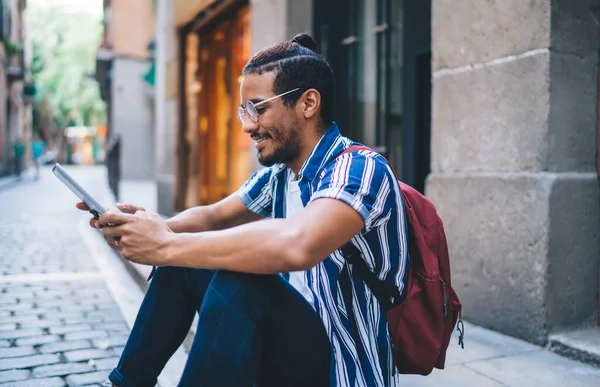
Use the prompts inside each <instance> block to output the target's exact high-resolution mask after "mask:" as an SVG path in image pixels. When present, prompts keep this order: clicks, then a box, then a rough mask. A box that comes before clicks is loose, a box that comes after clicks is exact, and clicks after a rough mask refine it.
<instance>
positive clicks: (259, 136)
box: [240, 72, 302, 167]
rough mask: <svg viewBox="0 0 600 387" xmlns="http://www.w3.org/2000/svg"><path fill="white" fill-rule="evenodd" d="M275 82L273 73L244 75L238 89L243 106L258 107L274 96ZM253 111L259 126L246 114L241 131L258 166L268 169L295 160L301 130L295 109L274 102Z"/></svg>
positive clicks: (276, 101)
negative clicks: (254, 152)
mask: <svg viewBox="0 0 600 387" xmlns="http://www.w3.org/2000/svg"><path fill="white" fill-rule="evenodd" d="M274 80H275V73H274V72H269V73H263V74H262V75H258V74H248V75H246V76H245V77H244V79H243V80H242V84H241V86H240V97H241V101H242V106H244V107H245V106H246V101H252V102H253V103H254V104H258V103H259V102H261V101H264V100H266V99H267V98H270V97H273V96H275V94H274V93H273V81H274ZM285 91H287V90H285ZM256 111H257V112H258V122H253V121H252V120H251V119H250V117H249V116H248V114H246V116H245V117H244V123H243V125H242V128H243V130H244V131H245V132H246V133H248V134H250V137H251V138H252V140H254V141H255V146H256V149H257V151H258V154H257V157H258V162H259V163H261V164H262V165H264V166H267V167H268V166H271V165H273V164H276V163H290V162H291V161H293V160H295V159H296V158H298V157H299V156H300V153H301V151H302V128H301V124H300V122H301V121H300V118H299V117H298V116H297V114H296V111H295V109H294V107H289V106H286V105H284V104H283V100H282V99H281V98H275V99H274V100H272V101H269V102H266V103H264V104H261V105H259V106H257V107H256Z"/></svg>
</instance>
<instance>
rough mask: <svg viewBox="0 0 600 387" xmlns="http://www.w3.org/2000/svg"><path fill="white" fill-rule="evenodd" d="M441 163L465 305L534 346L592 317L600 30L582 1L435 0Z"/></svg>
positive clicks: (478, 319) (437, 192)
mask: <svg viewBox="0 0 600 387" xmlns="http://www.w3.org/2000/svg"><path fill="white" fill-rule="evenodd" d="M432 19H433V20H432V51H433V74H432V88H433V91H432V93H433V96H432V105H433V106H432V151H431V160H432V161H431V170H432V173H431V175H430V176H429V178H428V182H427V189H426V192H427V195H428V196H429V197H430V198H431V199H432V200H433V201H434V203H435V204H436V205H437V207H438V210H439V212H440V216H441V217H442V219H443V220H444V222H445V226H446V232H447V237H448V242H449V247H450V254H451V265H452V270H453V281H454V286H455V287H456V289H457V291H458V294H459V296H460V297H461V299H462V301H463V303H464V315H465V317H466V318H467V319H469V320H471V321H473V322H474V323H477V324H482V325H484V326H487V327H490V328H493V329H497V330H499V331H502V332H505V333H508V334H512V335H514V336H518V337H521V338H524V339H527V340H530V341H533V342H536V343H544V342H545V340H546V337H547V335H548V333H549V332H550V331H552V330H558V329H562V328H564V327H572V326H574V325H578V324H582V323H584V322H586V321H588V320H589V319H590V318H592V316H594V314H595V311H596V301H595V300H596V295H597V293H598V257H599V243H598V232H599V230H600V224H599V223H600V222H599V220H600V211H599V208H598V207H599V206H598V203H599V198H598V191H599V190H598V183H597V181H596V173H595V161H594V160H595V152H596V149H595V148H596V146H595V139H596V103H597V93H598V90H597V84H598V82H597V76H598V69H597V64H598V59H597V57H598V54H597V50H598V49H597V47H598V31H597V26H596V25H595V24H594V22H593V20H592V18H591V16H590V14H589V4H588V2H587V1H586V0H553V1H550V0H545V1H543V0H532V1H527V2H522V1H516V0H508V1H484V2H482V1H475V0H471V1H459V0H433V3H432Z"/></svg>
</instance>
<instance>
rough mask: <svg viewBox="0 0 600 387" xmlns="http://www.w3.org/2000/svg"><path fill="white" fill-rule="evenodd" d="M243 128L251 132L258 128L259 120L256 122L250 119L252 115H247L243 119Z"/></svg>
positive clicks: (245, 131) (248, 132)
mask: <svg viewBox="0 0 600 387" xmlns="http://www.w3.org/2000/svg"><path fill="white" fill-rule="evenodd" d="M242 130H243V131H244V133H247V134H250V133H252V132H254V131H255V130H258V122H254V121H252V120H251V119H250V117H248V116H245V117H244V119H243V120H242Z"/></svg>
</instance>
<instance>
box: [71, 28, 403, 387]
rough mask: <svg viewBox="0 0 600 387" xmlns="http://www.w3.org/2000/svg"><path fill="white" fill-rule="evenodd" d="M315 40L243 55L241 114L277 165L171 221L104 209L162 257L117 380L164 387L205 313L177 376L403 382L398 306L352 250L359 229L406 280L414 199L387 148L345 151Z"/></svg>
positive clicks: (196, 382) (154, 259)
mask: <svg viewBox="0 0 600 387" xmlns="http://www.w3.org/2000/svg"><path fill="white" fill-rule="evenodd" d="M315 48H316V44H315V42H314V41H313V40H312V38H311V37H309V36H308V35H304V34H301V35H298V36H296V37H295V38H294V39H293V40H292V41H290V42H283V43H280V44H277V45H274V46H271V47H267V48H265V49H263V50H262V51H260V52H259V53H257V54H256V55H255V56H254V57H252V58H251V59H250V61H249V62H248V63H247V64H246V66H245V68H244V71H243V80H242V83H241V87H240V93H241V101H242V106H241V107H240V108H239V118H240V119H241V121H242V128H243V130H244V132H246V133H248V134H249V135H250V137H251V138H252V139H253V140H254V141H255V143H256V148H257V151H258V160H259V161H260V162H261V163H262V164H263V165H264V166H265V167H266V168H263V169H261V170H260V171H258V172H256V173H255V174H254V175H253V176H252V177H251V178H250V180H248V181H247V182H246V183H245V184H244V186H243V187H242V188H241V189H240V190H239V191H238V192H237V193H235V194H233V195H231V196H230V197H228V198H226V199H224V200H223V201H221V202H219V203H216V204H214V205H210V206H205V207H197V208H192V209H188V210H186V211H184V212H182V213H181V214H179V215H177V216H175V217H174V218H172V219H170V220H168V221H166V222H165V221H163V220H162V219H161V218H160V216H158V215H156V214H148V213H146V212H144V211H143V210H142V209H140V208H138V207H135V206H132V205H119V206H118V208H119V210H121V211H122V212H115V211H109V212H107V213H105V214H103V215H102V216H101V217H100V219H99V222H98V221H96V220H94V219H92V220H91V225H92V226H93V227H100V224H109V223H110V224H120V225H119V226H112V227H104V228H102V232H103V233H104V235H105V237H106V238H108V239H107V240H109V241H111V242H110V243H111V244H113V246H117V247H118V248H120V249H121V251H122V254H123V255H124V256H125V257H126V258H127V259H129V260H131V261H134V262H138V263H142V264H147V265H156V266H158V267H159V268H158V269H157V272H156V275H155V276H154V278H153V279H152V282H151V284H150V287H149V289H148V292H147V294H146V296H145V299H144V302H143V304H142V306H141V308H140V311H139V314H138V317H137V320H136V322H135V325H134V327H133V329H132V332H131V335H130V338H129V340H128V342H127V345H126V346H125V349H124V351H123V354H122V357H121V360H120V361H119V364H118V366H117V368H116V369H115V370H114V371H113V372H112V373H111V375H110V377H109V379H110V381H111V382H112V383H113V384H114V385H116V386H119V387H124V386H153V385H154V384H155V382H156V378H157V376H158V375H159V373H160V371H161V370H162V368H163V366H164V364H165V363H166V362H167V360H168V359H169V357H170V356H171V355H172V354H173V353H174V351H175V350H176V349H177V348H178V347H179V345H180V344H181V342H182V340H183V339H184V337H185V336H186V334H187V332H188V330H189V328H190V325H191V323H192V320H193V317H194V314H195V313H196V312H198V313H199V322H198V327H197V332H196V336H195V338H194V343H193V345H192V347H191V350H190V353H189V357H188V360H187V363H186V367H185V370H184V372H183V375H182V378H181V381H180V386H253V385H258V386H393V385H397V383H398V375H397V374H394V373H393V371H392V364H393V359H392V352H391V348H390V338H389V334H388V328H387V321H386V318H385V314H384V312H383V310H382V309H381V307H380V306H379V304H378V302H377V300H376V299H375V297H374V296H373V295H372V294H371V292H370V291H369V289H368V288H367V287H366V286H365V284H364V283H363V282H362V281H361V280H360V278H358V277H357V276H356V275H352V274H351V273H352V269H351V268H349V266H348V264H347V263H346V261H345V259H344V257H343V256H342V255H341V253H340V251H339V248H340V247H342V246H343V245H344V244H346V243H347V242H348V241H350V240H352V243H353V244H355V245H356V246H357V247H358V248H359V249H360V251H361V252H362V256H363V257H364V259H365V260H366V262H367V264H368V266H369V267H370V268H371V269H372V270H373V271H374V272H375V273H377V275H378V276H379V277H380V278H385V279H388V280H392V281H394V282H395V283H396V284H397V285H398V287H399V288H400V290H402V289H403V286H404V282H405V274H406V272H407V270H408V258H407V246H406V245H407V241H406V230H405V220H404V209H403V204H402V199H401V196H400V191H399V187H398V184H397V181H396V180H395V177H394V175H393V173H392V171H391V170H390V168H389V167H388V165H387V163H386V161H385V160H384V159H383V158H382V157H381V156H380V155H378V154H376V153H374V152H368V151H360V152H356V153H351V154H345V155H342V156H340V157H337V156H338V155H340V153H341V152H342V151H343V150H344V149H346V148H347V147H348V146H350V145H351V144H352V142H351V141H350V140H349V139H347V138H345V137H342V136H341V135H340V132H339V129H338V127H337V125H336V124H335V123H334V122H333V121H332V117H331V115H332V111H333V101H334V91H335V86H334V76H333V73H332V70H331V68H330V66H329V65H328V64H327V62H326V61H325V60H324V59H323V58H322V57H321V56H320V55H318V54H317V53H316V52H315V51H314V50H315ZM78 207H79V208H80V209H83V210H85V209H86V208H85V206H84V205H83V204H81V203H79V204H78ZM265 218H271V219H265ZM110 238H120V242H118V243H116V242H114V239H113V240H111V239H110ZM345 300H351V304H352V305H350V301H348V303H346V302H345Z"/></svg>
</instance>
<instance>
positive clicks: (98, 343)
mask: <svg viewBox="0 0 600 387" xmlns="http://www.w3.org/2000/svg"><path fill="white" fill-rule="evenodd" d="M128 338H129V336H112V337H107V338H103V339H94V340H92V343H93V344H94V347H96V348H101V349H107V348H113V347H119V346H124V345H125V344H126V343H127V339H128Z"/></svg>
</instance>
